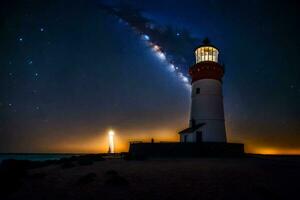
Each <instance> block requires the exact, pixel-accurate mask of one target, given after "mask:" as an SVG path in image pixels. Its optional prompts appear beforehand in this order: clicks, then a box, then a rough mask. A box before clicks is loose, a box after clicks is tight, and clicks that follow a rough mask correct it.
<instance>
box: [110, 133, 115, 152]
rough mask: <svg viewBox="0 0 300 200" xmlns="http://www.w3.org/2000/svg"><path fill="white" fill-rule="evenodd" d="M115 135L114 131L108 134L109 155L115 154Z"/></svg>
mask: <svg viewBox="0 0 300 200" xmlns="http://www.w3.org/2000/svg"><path fill="white" fill-rule="evenodd" d="M114 135H115V132H114V131H113V130H110V131H109V132H108V153H115V144H114Z"/></svg>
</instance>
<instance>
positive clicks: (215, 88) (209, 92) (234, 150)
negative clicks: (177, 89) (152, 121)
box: [129, 39, 244, 159]
mask: <svg viewBox="0 0 300 200" xmlns="http://www.w3.org/2000/svg"><path fill="white" fill-rule="evenodd" d="M195 57H196V63H195V64H194V65H192V66H191V67H190V69H189V74H190V76H191V79H192V80H191V87H192V90H191V106H190V121H189V126H188V127H187V128H185V129H184V130H182V131H180V132H179V136H180V142H170V143H165V142H164V143H131V144H130V147H129V155H130V157H131V158H133V159H140V158H141V159H143V158H149V157H199V156H241V155H244V145H243V144H237V143H228V142H227V138H226V129H225V117H224V106H223V92H222V85H223V82H222V78H223V76H224V72H225V70H224V66H223V65H221V64H220V63H219V61H218V58H219V50H218V49H217V48H216V47H215V46H213V45H211V44H210V42H209V40H208V39H205V40H204V41H203V44H202V45H200V46H199V47H197V48H196V49H195Z"/></svg>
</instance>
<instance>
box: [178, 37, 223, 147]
mask: <svg viewBox="0 0 300 200" xmlns="http://www.w3.org/2000/svg"><path fill="white" fill-rule="evenodd" d="M218 56H219V50H218V49H217V48H216V47H215V46H213V45H211V44H210V42H209V40H208V39H205V40H203V44H202V45H200V46H199V47H197V48H196V49H195V57H196V63H195V64H194V65H193V66H191V67H190V69H189V74H190V76H191V78H192V82H191V84H192V103H191V112H190V123H189V128H187V129H184V130H182V131H180V132H179V134H180V142H226V131H225V121H224V108H223V95H222V77H223V75H224V68H223V66H222V65H221V64H220V63H219V61H218Z"/></svg>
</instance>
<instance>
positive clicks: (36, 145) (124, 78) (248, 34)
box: [0, 0, 300, 154]
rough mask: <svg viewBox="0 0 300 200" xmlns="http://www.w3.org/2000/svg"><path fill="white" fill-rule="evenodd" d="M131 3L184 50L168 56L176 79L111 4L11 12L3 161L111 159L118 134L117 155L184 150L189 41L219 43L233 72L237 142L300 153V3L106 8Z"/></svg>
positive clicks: (1, 92)
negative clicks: (40, 156)
mask: <svg viewBox="0 0 300 200" xmlns="http://www.w3.org/2000/svg"><path fill="white" fill-rule="evenodd" d="M120 2H121V4H125V3H126V5H130V7H131V8H133V9H136V10H138V12H139V14H140V15H141V16H142V17H143V18H146V19H149V20H151V23H152V25H153V26H154V27H159V28H158V29H154V30H155V31H156V30H160V32H161V34H158V36H157V37H158V38H159V37H161V38H160V39H161V40H162V41H163V39H165V35H166V31H165V30H167V28H166V27H172V30H171V29H170V30H171V31H170V32H168V33H169V34H170V38H171V37H172V38H173V40H175V42H174V45H170V42H169V43H168V42H166V43H164V44H163V45H162V48H164V49H167V50H169V49H172V50H173V51H168V52H169V55H167V53H168V52H164V53H166V55H167V56H168V58H170V57H171V58H172V59H174V60H176V62H177V61H178V60H180V61H182V62H180V63H179V64H178V65H176V64H177V63H178V62H179V61H178V62H177V63H176V62H175V63H174V65H175V66H177V68H176V70H175V71H174V70H173V71H172V70H170V68H169V67H170V62H169V60H168V59H165V58H164V59H161V57H159V56H157V55H156V53H155V52H153V50H152V49H151V47H149V43H147V42H146V41H145V38H141V33H140V32H137V31H136V30H135V29H134V28H135V27H132V26H131V25H130V24H128V23H127V22H126V21H125V22H124V20H122V19H120V18H118V17H116V16H113V15H112V14H111V13H107V12H105V11H103V9H102V8H101V7H100V6H99V3H103V2H102V1H100V0H99V1H96V0H90V1H83V0H73V1H70V0H51V1H50V0H49V1H39V0H18V1H17V0H12V1H8V0H4V1H1V3H0V4H1V5H0V152H106V151H107V149H108V143H107V132H108V130H109V129H111V128H112V129H114V130H115V132H116V138H115V142H116V151H118V152H120V151H127V150H128V142H129V141H149V140H150V139H151V138H154V139H155V140H156V141H176V140H178V139H179V136H178V134H177V132H178V131H179V130H182V129H184V128H186V127H187V126H188V120H189V109H190V90H189V88H188V87H187V84H186V79H184V77H188V75H187V70H188V68H189V66H191V65H192V64H193V62H194V61H193V60H192V59H190V58H193V48H190V45H191V42H190V43H189V45H185V44H187V41H188V40H186V38H195V40H189V41H193V42H197V41H201V39H202V38H204V37H209V38H210V40H211V41H212V43H213V44H214V45H215V46H217V47H218V48H219V49H220V53H221V59H222V62H224V63H225V66H226V73H225V77H224V79H223V92H224V106H225V120H226V130H227V137H228V140H229V141H230V142H242V143H245V147H246V151H247V152H252V153H287V154H300V125H299V124H300V123H299V122H300V66H299V64H298V62H299V61H298V60H299V58H298V57H299V56H298V54H299V52H300V39H299V35H300V29H299V19H300V16H299V14H298V10H297V8H298V7H299V5H297V4H298V3H296V2H294V1H287V0H286V1H273V3H270V2H269V1H265V2H263V1H258V0H245V1H240V2H236V1H231V0H229V1H228V0H226V1H221V0H210V1H207V0H206V1H202V0H198V1H191V0H185V1H176V3H175V1H171V0H165V1H150V0H149V1H117V0H116V1H114V0H110V1H104V3H106V4H108V5H110V6H119V5H120ZM162 35H164V37H162ZM173 36H174V37H173ZM167 38H169V37H167ZM147 39H148V38H147ZM173 40H172V41H173ZM176 40H178V43H177V42H176ZM170 41H171V40H170ZM176 52H181V53H182V55H184V58H186V59H183V58H181V57H180V56H179V55H177V54H175V53H176ZM186 55H187V56H186ZM189 55H190V56H191V57H189Z"/></svg>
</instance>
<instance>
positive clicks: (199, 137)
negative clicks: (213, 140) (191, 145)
mask: <svg viewBox="0 0 300 200" xmlns="http://www.w3.org/2000/svg"><path fill="white" fill-rule="evenodd" d="M202 141H203V140H202V131H197V132H196V142H197V143H199V142H202Z"/></svg>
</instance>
